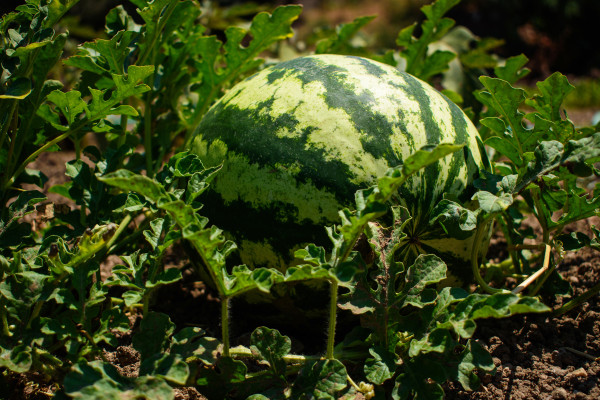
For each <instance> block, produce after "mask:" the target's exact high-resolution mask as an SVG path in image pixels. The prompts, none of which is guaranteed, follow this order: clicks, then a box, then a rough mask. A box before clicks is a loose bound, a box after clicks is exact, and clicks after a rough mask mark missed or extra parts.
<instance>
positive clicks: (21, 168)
mask: <svg viewBox="0 0 600 400" xmlns="http://www.w3.org/2000/svg"><path fill="white" fill-rule="evenodd" d="M79 129H80V128H77V129H69V130H68V131H66V132H65V133H63V134H62V135H59V136H57V137H55V138H54V139H52V140H51V141H49V142H47V143H46V144H45V145H43V146H42V147H40V148H39V149H37V150H36V151H34V152H33V153H31V155H30V156H29V157H27V158H26V159H25V161H23V162H22V163H21V165H19V167H18V168H17V169H16V170H15V172H14V173H13V174H12V177H11V178H10V179H9V180H8V181H6V183H5V184H4V187H3V188H2V189H4V190H6V189H7V188H8V187H10V186H12V184H13V183H15V180H16V178H17V177H18V176H19V175H21V173H22V172H23V171H24V170H25V168H27V165H29V163H31V162H32V161H34V160H35V159H36V158H37V157H38V156H39V155H40V154H42V153H43V152H45V151H46V150H48V149H49V148H50V147H52V146H54V145H55V144H56V143H58V142H60V141H62V140H65V139H66V138H68V137H69V136H71V135H72V134H74V133H75V132H76V131H77V130H79Z"/></svg>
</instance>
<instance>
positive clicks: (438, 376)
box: [392, 357, 446, 400]
mask: <svg viewBox="0 0 600 400" xmlns="http://www.w3.org/2000/svg"><path fill="white" fill-rule="evenodd" d="M445 377H446V373H445V371H444V367H443V366H442V365H441V364H440V363H439V360H436V359H433V358H426V357H416V358H412V359H410V360H409V361H408V362H406V363H404V364H403V371H402V372H401V373H399V374H398V377H397V378H396V382H395V385H394V389H393V391H392V399H394V400H409V399H414V400H430V399H431V400H442V399H443V398H444V390H443V389H442V387H441V385H440V384H439V383H438V382H440V381H441V382H443V381H444V380H445Z"/></svg>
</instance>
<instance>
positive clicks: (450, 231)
mask: <svg viewBox="0 0 600 400" xmlns="http://www.w3.org/2000/svg"><path fill="white" fill-rule="evenodd" d="M436 221H437V222H438V223H439V224H440V225H441V226H442V227H443V229H444V232H446V234H447V235H448V236H450V237H453V238H457V239H466V238H468V237H469V236H471V235H472V234H473V230H474V229H475V228H477V213H476V212H473V211H471V210H469V209H468V208H465V207H462V206H461V205H460V204H458V203H455V202H453V201H450V200H447V199H443V200H441V201H440V202H439V203H438V204H437V205H436V206H435V207H434V208H433V210H432V211H431V214H430V217H429V223H430V224H432V225H433V224H434V223H435V222H436Z"/></svg>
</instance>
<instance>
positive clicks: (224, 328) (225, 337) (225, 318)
mask: <svg viewBox="0 0 600 400" xmlns="http://www.w3.org/2000/svg"><path fill="white" fill-rule="evenodd" d="M221 341H222V342H223V356H225V357H231V352H230V350H229V296H221Z"/></svg>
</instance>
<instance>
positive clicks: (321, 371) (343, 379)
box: [292, 359, 348, 400]
mask: <svg viewBox="0 0 600 400" xmlns="http://www.w3.org/2000/svg"><path fill="white" fill-rule="evenodd" d="M347 378H348V374H347V372H346V367H344V364H342V363H341V362H340V361H338V360H335V359H334V360H319V361H316V362H309V363H307V364H305V366H304V368H302V370H301V371H300V375H299V376H298V378H297V379H296V381H295V382H294V385H293V386H292V397H293V398H302V396H307V397H308V398H316V399H323V400H334V399H337V398H338V397H337V396H336V394H337V393H338V392H339V391H340V390H342V389H344V388H345V387H346V386H347V384H348V383H347Z"/></svg>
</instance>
